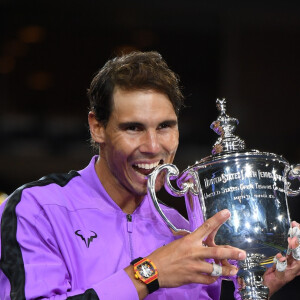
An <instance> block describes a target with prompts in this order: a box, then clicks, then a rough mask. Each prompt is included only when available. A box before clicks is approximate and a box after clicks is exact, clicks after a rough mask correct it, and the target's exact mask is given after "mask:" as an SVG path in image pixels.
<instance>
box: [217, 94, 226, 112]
mask: <svg viewBox="0 0 300 300" xmlns="http://www.w3.org/2000/svg"><path fill="white" fill-rule="evenodd" d="M216 103H217V109H218V111H220V112H221V115H225V114H226V99H225V98H223V99H219V98H217V101H216Z"/></svg>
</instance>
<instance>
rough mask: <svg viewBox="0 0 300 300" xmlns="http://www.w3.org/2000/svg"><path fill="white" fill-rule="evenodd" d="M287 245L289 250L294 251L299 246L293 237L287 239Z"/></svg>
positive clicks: (296, 239)
mask: <svg viewBox="0 0 300 300" xmlns="http://www.w3.org/2000/svg"><path fill="white" fill-rule="evenodd" d="M288 243H289V248H290V249H295V248H297V247H298V246H299V241H298V238H297V237H296V236H295V237H293V238H290V237H289V238H288Z"/></svg>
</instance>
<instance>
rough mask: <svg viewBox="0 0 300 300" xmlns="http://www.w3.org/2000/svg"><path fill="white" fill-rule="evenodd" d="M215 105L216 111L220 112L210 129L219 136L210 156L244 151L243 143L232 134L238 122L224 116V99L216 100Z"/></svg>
mask: <svg viewBox="0 0 300 300" xmlns="http://www.w3.org/2000/svg"><path fill="white" fill-rule="evenodd" d="M216 104H217V109H218V110H219V111H220V115H219V116H218V118H217V120H216V121H214V122H213V123H212V124H211V125H210V128H211V129H212V130H213V131H214V132H216V133H217V134H218V135H220V137H219V138H218V140H217V141H216V142H215V144H214V145H213V149H212V154H220V153H231V152H238V151H242V150H244V149H245V147H246V145H245V142H244V141H243V140H242V139H240V138H239V137H238V136H236V135H234V134H233V132H234V131H235V129H236V125H238V124H239V121H238V120H237V119H235V118H231V117H229V116H228V115H227V114H226V100H225V98H223V99H217V101H216Z"/></svg>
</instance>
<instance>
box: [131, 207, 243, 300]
mask: <svg viewBox="0 0 300 300" xmlns="http://www.w3.org/2000/svg"><path fill="white" fill-rule="evenodd" d="M229 217H230V212H229V211H228V210H227V209H224V210H222V211H220V212H218V213H217V214H215V215H214V216H213V217H211V218H210V219H208V220H207V221H206V222H204V223H203V224H202V225H201V226H200V227H199V228H198V229H197V230H195V231H194V232H192V233H190V234H187V235H186V236H184V237H182V238H180V239H178V240H175V241H173V242H171V243H169V244H167V245H165V246H163V247H160V248H158V249H157V250H155V251H154V252H152V253H151V254H150V255H148V256H147V258H149V259H150V260H151V261H153V263H154V264H155V266H156V268H157V270H158V281H159V286H160V287H162V288H171V287H178V286H181V285H185V284H189V283H202V284H211V283H213V282H215V281H216V280H217V279H218V277H215V276H211V275H210V274H211V273H212V271H213V265H212V264H211V263H208V262H207V261H206V259H214V260H215V262H216V263H219V264H221V266H222V275H224V276H233V275H235V274H236V273H237V271H238V269H237V268H236V267H235V266H233V265H231V264H229V262H228V261H227V259H232V260H243V259H245V258H246V252H245V251H243V250H241V249H238V248H234V247H231V246H227V245H226V246H217V245H216V244H215V242H214V237H215V235H216V233H217V231H218V229H219V228H220V226H221V225H222V224H223V223H224V222H225V221H226V220H228V219H229ZM125 271H126V272H127V274H128V275H129V277H130V278H131V279H132V281H133V283H134V285H135V287H136V289H137V291H138V294H139V299H143V298H144V297H145V296H147V294H148V292H147V289H146V286H145V284H144V283H141V282H140V281H139V280H135V279H134V275H133V267H132V266H129V267H127V268H126V269H125Z"/></svg>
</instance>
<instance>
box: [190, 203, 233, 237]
mask: <svg viewBox="0 0 300 300" xmlns="http://www.w3.org/2000/svg"><path fill="white" fill-rule="evenodd" d="M229 217H230V212H229V210H228V209H224V210H221V211H220V212H218V213H216V214H215V215H214V216H213V217H211V218H209V219H208V220H207V221H205V222H204V223H203V224H202V225H201V226H200V227H199V228H198V229H197V230H195V231H194V232H193V233H192V234H195V235H197V236H198V238H199V239H201V240H203V239H206V238H207V236H208V235H209V234H210V233H211V232H213V231H216V230H217V229H218V228H219V227H220V226H221V225H222V224H223V223H224V222H225V221H226V220H228V218H229Z"/></svg>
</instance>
